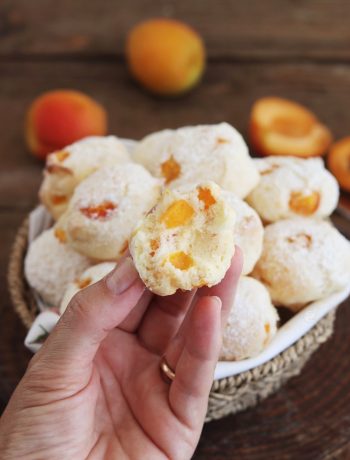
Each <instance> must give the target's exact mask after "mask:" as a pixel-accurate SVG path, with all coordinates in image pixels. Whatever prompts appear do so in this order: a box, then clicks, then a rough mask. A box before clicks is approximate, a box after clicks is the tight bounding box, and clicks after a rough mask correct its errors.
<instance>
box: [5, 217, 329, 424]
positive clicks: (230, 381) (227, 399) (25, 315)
mask: <svg viewBox="0 0 350 460" xmlns="http://www.w3.org/2000/svg"><path fill="white" fill-rule="evenodd" d="M27 235H28V219H26V220H25V221H24V222H23V224H22V225H21V227H20V228H19V230H18V233H17V235H16V239H15V242H14V245H13V248H12V252H11V257H10V263H9V271H8V284H9V290H10V295H11V299H12V302H13V305H14V308H15V310H16V312H17V314H18V315H19V317H20V318H21V320H22V322H23V323H24V325H25V326H26V327H27V328H29V327H30V326H31V324H32V322H33V321H34V318H35V316H36V313H37V306H36V304H35V301H34V299H33V296H32V295H31V291H30V289H29V287H28V285H27V283H26V281H25V279H24V276H23V260H24V256H25V253H26V250H27ZM334 319H335V312H332V313H329V314H328V315H327V316H325V317H324V318H323V319H322V320H321V321H319V322H318V323H317V324H316V326H315V327H314V328H312V329H311V330H310V331H309V332H308V333H307V334H305V335H304V336H303V337H302V338H301V339H299V340H298V341H297V342H296V343H295V344H294V345H293V346H291V347H289V348H287V349H286V350H285V351H284V352H283V353H281V354H279V355H278V356H276V357H275V358H273V359H272V360H270V361H268V362H267V363H265V364H263V365H261V366H258V367H256V368H254V369H251V370H249V371H246V372H243V373H241V374H239V375H236V376H233V377H228V378H224V379H220V380H215V381H214V383H213V387H212V390H211V393H210V397H209V406H208V412H207V418H206V421H210V420H214V419H219V418H221V417H224V416H226V415H228V414H234V413H237V412H240V411H242V410H244V409H247V408H248V407H252V406H255V405H256V404H258V402H259V401H261V400H263V399H265V398H266V397H267V396H269V395H271V394H272V393H274V392H275V391H277V390H278V389H279V388H280V387H281V385H283V384H284V383H285V382H286V381H287V380H289V379H290V378H291V377H294V376H295V375H298V374H299V373H300V371H301V370H302V368H303V366H304V364H305V363H306V361H307V360H308V359H309V358H310V356H311V355H312V354H313V353H314V352H315V351H316V350H317V349H318V348H319V347H320V345H321V344H322V343H324V342H325V341H326V340H327V339H328V338H329V337H330V336H331V335H332V332H333V325H334Z"/></svg>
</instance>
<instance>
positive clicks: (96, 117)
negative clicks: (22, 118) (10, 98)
mask: <svg viewBox="0 0 350 460" xmlns="http://www.w3.org/2000/svg"><path fill="white" fill-rule="evenodd" d="M106 132H107V115H106V111H105V110H104V108H103V107H102V106H101V105H100V104H98V103H97V102H96V101H94V100H93V99H92V98H91V97H89V96H87V95H86V94H84V93H81V92H78V91H72V90H57V91H50V92H47V93H44V94H43V95H41V96H39V97H38V98H37V99H35V100H34V102H33V103H32V105H31V106H30V108H29V111H28V114H27V120H26V130H25V137H26V142H27V145H28V148H29V150H30V151H31V152H32V154H33V155H34V156H36V157H38V158H40V159H44V158H46V156H47V155H48V154H49V153H50V152H53V151H55V150H61V149H63V147H65V146H66V145H69V144H71V143H73V142H75V141H78V140H79V139H82V138H84V137H86V136H104V135H105V134H106ZM65 153H66V152H64V153H63V152H62V157H64V154H65Z"/></svg>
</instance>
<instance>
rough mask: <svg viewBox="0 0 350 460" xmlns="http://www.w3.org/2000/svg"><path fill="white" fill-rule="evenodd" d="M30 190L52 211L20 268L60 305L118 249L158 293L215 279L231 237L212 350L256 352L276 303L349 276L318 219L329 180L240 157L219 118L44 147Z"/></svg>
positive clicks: (293, 305) (325, 289) (337, 245)
mask: <svg viewBox="0 0 350 460" xmlns="http://www.w3.org/2000/svg"><path fill="white" fill-rule="evenodd" d="M39 196H40V199H41V202H42V203H43V204H44V206H45V207H46V209H47V210H48V212H49V213H50V214H51V215H52V217H53V220H54V221H55V222H54V224H53V227H52V228H50V229H49V230H46V231H44V232H43V233H42V234H41V235H40V236H39V237H38V238H37V239H36V240H35V241H34V242H33V243H32V244H31V245H30V247H29V250H28V253H27V257H26V260H25V274H26V277H27V280H28V282H29V284H30V285H31V286H32V288H33V289H34V290H35V291H36V292H37V293H38V294H39V295H40V297H41V298H42V300H43V302H44V303H45V304H46V305H47V306H48V307H55V308H58V309H60V311H61V313H63V311H64V310H65V308H66V307H67V305H68V303H69V300H70V299H71V298H72V296H73V295H74V294H75V293H76V292H77V291H79V290H80V289H83V288H84V287H86V286H88V285H90V284H92V283H94V282H96V281H98V280H99V279H101V278H102V277H103V276H105V275H106V274H107V273H108V272H109V271H110V270H112V269H113V267H114V266H115V264H117V263H118V260H119V259H120V258H121V257H123V255H124V254H125V252H127V251H128V250H129V251H130V253H131V256H132V257H133V260H134V263H135V266H136V268H137V270H138V272H139V274H140V276H141V278H142V279H143V281H144V282H145V284H146V286H147V288H148V289H150V290H151V291H152V292H153V293H154V294H155V295H162V296H164V295H171V294H173V293H174V292H175V291H176V290H177V289H183V290H190V289H195V288H200V287H202V286H213V285H215V284H217V283H219V282H220V281H221V280H222V279H223V277H224V276H225V273H226V271H227V269H228V267H229V266H230V261H231V258H232V256H233V253H234V247H235V245H237V246H239V247H240V248H241V250H242V252H243V256H244V264H243V272H242V277H241V279H240V281H239V284H238V290H237V295H236V300H235V302H234V305H233V306H232V309H231V313H230V317H229V320H228V324H227V326H226V330H225V333H224V340H223V347H222V353H221V359H222V360H241V359H246V358H249V357H253V356H256V355H257V354H259V353H260V352H261V351H262V350H263V349H264V348H265V347H266V346H267V345H268V344H269V342H270V341H271V339H272V338H273V336H274V335H275V334H276V331H277V327H278V321H279V318H278V313H277V308H276V307H280V306H283V307H287V308H289V309H290V310H292V311H293V312H295V313H296V312H298V311H299V310H300V309H302V308H304V307H305V306H306V305H307V304H308V303H310V302H313V301H315V300H318V299H321V298H324V297H326V296H328V295H330V294H331V293H333V292H335V291H338V290H341V289H343V288H344V287H346V286H347V285H348V284H349V282H350V244H349V242H348V241H347V240H346V239H345V238H344V237H343V236H342V235H341V234H340V233H339V232H338V231H337V230H336V229H335V228H334V227H333V226H332V225H331V224H330V223H329V222H328V221H327V218H328V216H329V215H330V214H331V213H332V212H333V210H334V209H335V207H336V205H337V202H338V197H339V189H338V184H337V182H336V180H335V179H334V177H333V176H332V175H331V174H330V173H329V172H328V171H327V170H326V169H325V168H324V165H323V162H322V160H320V159H318V158H317V159H299V158H294V157H278V156H274V157H266V158H264V159H252V158H251V157H250V156H249V151H248V148H247V145H246V143H245V142H244V140H243V138H242V136H241V135H240V134H239V133H238V132H237V131H236V130H235V129H234V128H233V127H232V126H230V125H229V124H227V123H221V124H218V125H202V126H194V127H184V128H179V129H177V130H164V131H160V132H157V133H153V134H151V135H149V136H146V137H145V138H144V139H142V140H141V141H140V142H138V143H137V144H136V147H135V148H134V149H133V151H132V152H128V150H127V149H126V147H125V145H124V143H123V142H122V141H121V140H119V139H118V138H116V137H115V136H108V137H91V138H86V139H84V140H82V141H79V142H76V143H75V144H72V145H70V146H68V147H66V148H65V149H64V150H62V151H59V152H54V153H52V154H50V155H49V157H48V159H47V164H46V168H45V171H44V179H43V183H42V186H41V189H40V194H39Z"/></svg>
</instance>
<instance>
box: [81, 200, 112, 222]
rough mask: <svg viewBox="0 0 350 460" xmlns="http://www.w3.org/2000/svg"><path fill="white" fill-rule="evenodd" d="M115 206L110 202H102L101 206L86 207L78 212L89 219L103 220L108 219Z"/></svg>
mask: <svg viewBox="0 0 350 460" xmlns="http://www.w3.org/2000/svg"><path fill="white" fill-rule="evenodd" d="M116 208H117V205H116V204H114V203H112V202H111V201H104V202H103V203H101V204H98V205H96V206H88V207H85V208H81V209H80V212H81V213H82V214H84V216H86V217H88V218H89V219H105V218H106V217H108V216H109V215H110V214H111V213H112V212H113V211H114V210H115V209H116Z"/></svg>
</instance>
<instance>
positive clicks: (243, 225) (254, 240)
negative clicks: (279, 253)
mask: <svg viewBox="0 0 350 460" xmlns="http://www.w3.org/2000/svg"><path fill="white" fill-rule="evenodd" d="M224 196H225V199H227V201H228V203H229V204H230V205H231V206H232V208H233V209H234V211H235V214H236V224H235V230H234V239H235V244H236V245H237V246H239V247H240V248H241V250H242V252H243V268H242V275H247V274H248V273H250V272H251V271H252V270H253V268H254V265H255V264H256V262H257V261H258V259H259V257H260V255H261V252H262V247H263V239H264V227H263V224H262V222H261V219H260V217H259V215H258V214H257V212H256V211H255V210H254V209H253V208H251V207H250V206H249V205H248V204H247V203H246V202H245V201H243V200H241V199H240V198H238V197H237V196H236V195H235V194H234V193H231V192H224Z"/></svg>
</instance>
